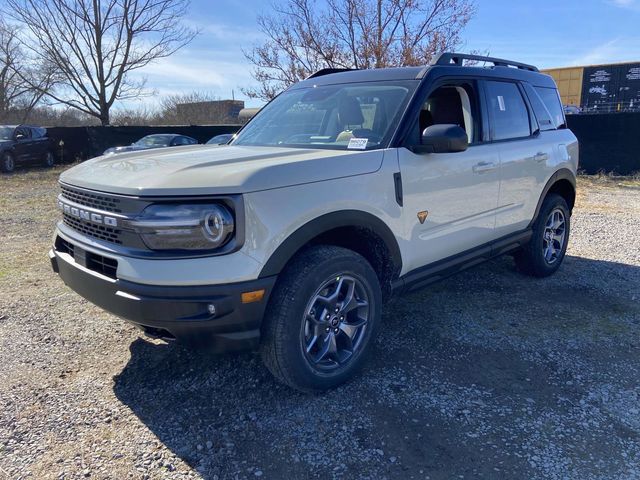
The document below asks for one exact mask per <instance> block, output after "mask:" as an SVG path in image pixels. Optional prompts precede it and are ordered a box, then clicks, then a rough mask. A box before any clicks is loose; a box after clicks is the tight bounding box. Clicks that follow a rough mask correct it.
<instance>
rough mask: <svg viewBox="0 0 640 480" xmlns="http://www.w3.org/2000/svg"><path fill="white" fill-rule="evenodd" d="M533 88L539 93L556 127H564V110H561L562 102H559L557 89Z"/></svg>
mask: <svg viewBox="0 0 640 480" xmlns="http://www.w3.org/2000/svg"><path fill="white" fill-rule="evenodd" d="M534 89H535V91H536V92H537V93H538V95H540V98H541V99H542V101H543V102H544V105H545V107H547V110H548V111H549V113H550V114H551V118H552V119H553V123H554V124H555V126H556V128H561V127H564V126H565V121H564V112H563V111H562V103H560V96H559V95H558V90H556V89H555V88H546V87H534Z"/></svg>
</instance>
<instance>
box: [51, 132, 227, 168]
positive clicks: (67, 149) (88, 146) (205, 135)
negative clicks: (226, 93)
mask: <svg viewBox="0 0 640 480" xmlns="http://www.w3.org/2000/svg"><path fill="white" fill-rule="evenodd" d="M239 128H240V125H190V126H189V125H187V126H172V127H164V126H163V127H138V126H131V127H50V128H47V132H48V135H49V138H50V139H51V141H52V144H53V145H54V149H55V153H56V157H58V161H61V162H71V161H74V160H87V159H89V158H93V157H96V156H98V155H102V152H104V151H105V150H106V149H107V148H109V147H118V146H122V145H130V144H131V143H133V142H135V141H137V140H139V139H141V138H142V137H144V136H145V135H151V134H153V133H178V134H180V135H188V136H189V137H193V138H195V139H196V140H198V142H200V143H205V142H206V141H207V140H209V139H210V138H211V137H214V136H216V135H220V134H222V133H235V132H236V131H237V130H238V129H239ZM61 141H62V142H63V145H62V146H61V145H60V142H61Z"/></svg>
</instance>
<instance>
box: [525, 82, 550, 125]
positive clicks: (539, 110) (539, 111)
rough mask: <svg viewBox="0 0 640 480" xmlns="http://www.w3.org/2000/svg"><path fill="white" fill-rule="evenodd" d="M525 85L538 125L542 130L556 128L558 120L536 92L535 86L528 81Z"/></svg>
mask: <svg viewBox="0 0 640 480" xmlns="http://www.w3.org/2000/svg"><path fill="white" fill-rule="evenodd" d="M523 85H524V91H525V92H526V94H527V97H528V98H529V103H530V104H531V107H532V108H533V113H534V114H535V116H536V120H537V121H538V127H539V128H540V130H541V131H543V132H544V131H546V130H555V129H556V122H555V121H554V120H553V116H552V115H551V113H550V112H549V110H548V109H547V107H546V105H545V104H544V102H543V101H542V99H541V98H540V95H538V92H536V90H535V88H533V87H532V86H531V85H529V84H528V83H524V84H523Z"/></svg>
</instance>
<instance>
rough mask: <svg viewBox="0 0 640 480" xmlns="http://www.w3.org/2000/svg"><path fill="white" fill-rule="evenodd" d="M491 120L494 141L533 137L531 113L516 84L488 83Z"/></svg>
mask: <svg viewBox="0 0 640 480" xmlns="http://www.w3.org/2000/svg"><path fill="white" fill-rule="evenodd" d="M485 89H486V96H487V105H488V109H489V120H490V122H491V131H492V136H491V137H492V139H493V140H508V139H512V138H523V137H528V136H529V135H531V125H530V122H529V111H528V110H527V106H526V104H525V103H524V99H523V98H522V94H521V93H520V89H519V88H518V86H517V85H516V84H515V83H509V82H486V84H485Z"/></svg>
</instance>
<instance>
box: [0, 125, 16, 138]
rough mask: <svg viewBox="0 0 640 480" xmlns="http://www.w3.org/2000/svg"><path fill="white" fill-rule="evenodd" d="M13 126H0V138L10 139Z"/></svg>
mask: <svg viewBox="0 0 640 480" xmlns="http://www.w3.org/2000/svg"><path fill="white" fill-rule="evenodd" d="M14 130H15V128H14V127H0V140H12V139H13V131H14Z"/></svg>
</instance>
